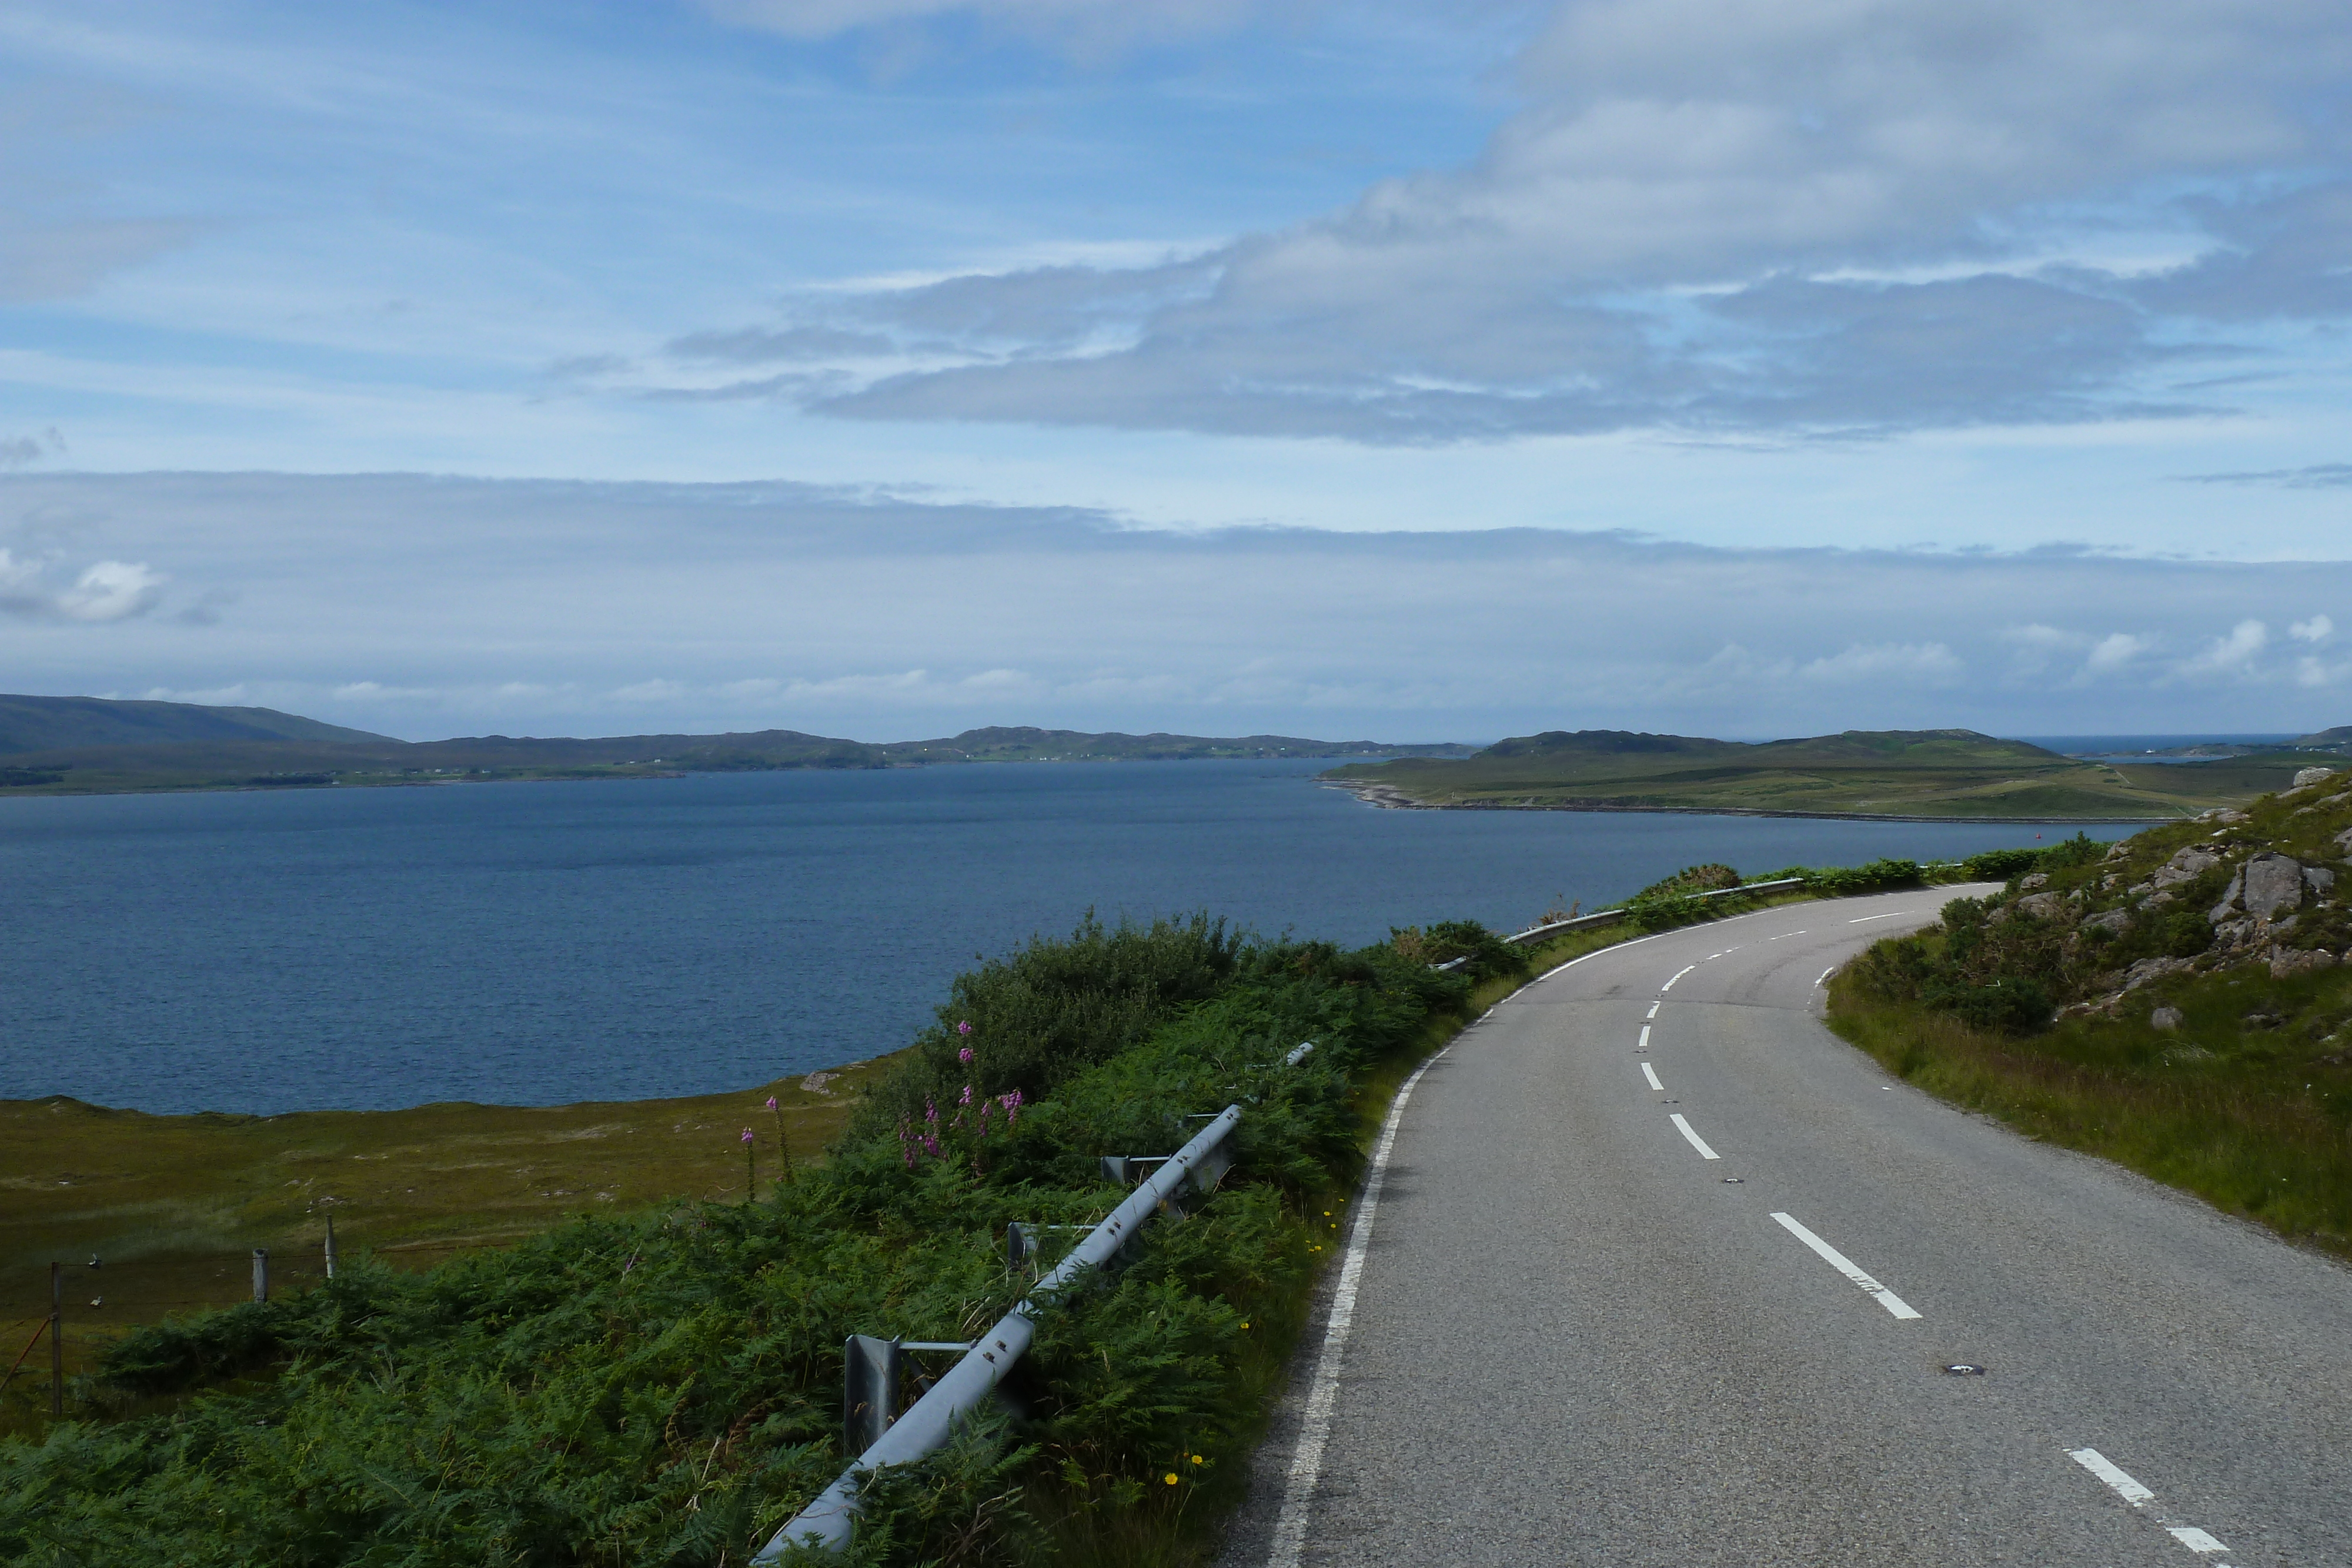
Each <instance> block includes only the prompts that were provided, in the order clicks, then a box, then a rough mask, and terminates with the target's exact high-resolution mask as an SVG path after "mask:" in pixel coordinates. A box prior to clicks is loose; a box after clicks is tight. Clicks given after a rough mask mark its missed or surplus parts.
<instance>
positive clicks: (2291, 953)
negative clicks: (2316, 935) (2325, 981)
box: [2271, 947, 2340, 980]
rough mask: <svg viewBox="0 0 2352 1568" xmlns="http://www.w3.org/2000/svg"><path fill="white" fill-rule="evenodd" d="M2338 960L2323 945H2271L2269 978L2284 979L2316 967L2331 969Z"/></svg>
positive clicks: (2306, 973) (2307, 972)
mask: <svg viewBox="0 0 2352 1568" xmlns="http://www.w3.org/2000/svg"><path fill="white" fill-rule="evenodd" d="M2339 961H2340V960H2338V959H2337V958H2336V955H2335V954H2333V953H2330V952H2328V951H2327V950H2326V948H2324V947H2310V948H2299V947H2273V948H2272V949H2271V978H2272V979H2273V980H2284V979H2290V978H2292V977H2294V976H2296V975H2308V974H2311V973H2312V972H2313V971H2315V970H2318V969H2332V968H2334V967H2336V964H2337V963H2338V962H2339Z"/></svg>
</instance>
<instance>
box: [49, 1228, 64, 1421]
mask: <svg viewBox="0 0 2352 1568" xmlns="http://www.w3.org/2000/svg"><path fill="white" fill-rule="evenodd" d="M65 1326H66V1266H65V1265H64V1264H62V1263H52V1264H50V1265H49V1414H50V1416H53V1417H54V1416H63V1415H64V1414H65V1413H66V1342H65Z"/></svg>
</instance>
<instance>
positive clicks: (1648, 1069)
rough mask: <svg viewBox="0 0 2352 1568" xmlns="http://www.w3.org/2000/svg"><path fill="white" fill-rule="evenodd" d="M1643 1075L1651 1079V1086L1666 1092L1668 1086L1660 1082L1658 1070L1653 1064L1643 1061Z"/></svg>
mask: <svg viewBox="0 0 2352 1568" xmlns="http://www.w3.org/2000/svg"><path fill="white" fill-rule="evenodd" d="M1642 1076H1643V1077H1644V1078H1646V1079H1648V1080H1649V1081H1650V1087H1651V1088H1653V1089H1655V1090H1657V1091H1658V1092H1661V1093H1664V1092H1665V1087H1666V1086H1665V1085H1664V1084H1663V1083H1661V1082H1658V1070H1657V1069H1656V1068H1654V1067H1653V1066H1651V1065H1650V1064H1649V1063H1648V1062H1646V1061H1645V1062H1643V1063H1642Z"/></svg>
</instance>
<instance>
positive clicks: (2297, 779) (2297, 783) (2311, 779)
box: [2290, 768, 2336, 789]
mask: <svg viewBox="0 0 2352 1568" xmlns="http://www.w3.org/2000/svg"><path fill="white" fill-rule="evenodd" d="M2335 776H2336V769H2334V768H2299V769H2297V770H2296V772H2295V776H2294V784H2293V785H2292V786H2290V788H2293V789H2305V788H2306V787H2308V786H2310V785H2313V784H2316V783H2318V782H2319V781H2320V780H2321V779H2332V778H2334V777H2335Z"/></svg>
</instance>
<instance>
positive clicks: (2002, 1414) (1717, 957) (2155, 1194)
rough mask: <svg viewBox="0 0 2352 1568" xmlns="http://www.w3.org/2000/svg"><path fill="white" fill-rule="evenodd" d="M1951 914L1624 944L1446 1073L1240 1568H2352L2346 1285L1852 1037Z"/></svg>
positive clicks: (1895, 908) (1423, 1102) (1783, 918)
mask: <svg viewBox="0 0 2352 1568" xmlns="http://www.w3.org/2000/svg"><path fill="white" fill-rule="evenodd" d="M1962 891H1979V892H1980V891H1983V890H1960V889H1942V890H1937V891H1934V892H1926V893H1908V894H1892V895H1883V896H1877V897H1872V898H1865V899H1848V900H1841V901H1837V902H1832V903H1822V904H1797V905H1790V906H1787V907H1783V908H1779V909H1772V910H1767V911H1765V912H1763V913H1760V914H1756V915H1745V916H1741V917H1739V918H1737V919H1732V920H1726V921H1723V922H1720V923H1717V924H1714V925H1704V926H1699V927H1696V928H1694V929H1690V930H1685V931H1676V932H1671V933H1668V934H1666V935H1664V936H1656V937H1652V938H1649V939H1647V940H1644V941H1640V942H1635V943H1629V944H1625V945H1623V946H1617V947H1612V948H1609V949H1606V950H1604V951H1602V952H1601V953H1598V954H1595V955H1592V956H1590V957H1588V958H1585V959H1583V960H1581V961H1580V962H1578V963H1576V964H1574V965H1572V966H1570V967H1567V968H1565V969H1562V970H1559V971H1558V972H1555V973H1554V974H1553V975H1551V976H1550V977H1547V978H1545V979H1543V980H1540V981H1538V983H1536V984H1534V985H1532V986H1530V987H1528V988H1526V989H1524V990H1522V991H1520V992H1519V993H1518V994H1517V996H1516V997H1515V998H1512V999H1511V1000H1509V1001H1507V1002H1506V1003H1505V1004H1504V1005H1502V1006H1501V1007H1499V1008H1497V1009H1496V1010H1495V1011H1494V1012H1493V1013H1492V1014H1490V1015H1489V1016H1488V1017H1487V1019H1485V1020H1484V1021H1483V1022H1481V1023H1480V1024H1478V1025H1477V1026H1475V1028H1473V1029H1471V1030H1469V1031H1467V1032H1466V1033H1465V1034H1464V1035H1463V1036H1462V1037H1461V1039H1459V1040H1457V1041H1455V1043H1454V1045H1453V1046H1452V1047H1451V1048H1450V1049H1449V1050H1448V1051H1446V1052H1445V1053H1444V1055H1443V1056H1441V1057H1439V1058H1437V1059H1436V1060H1435V1061H1433V1062H1432V1063H1431V1064H1430V1065H1429V1067H1428V1068H1427V1069H1425V1070H1424V1071H1423V1075H1422V1076H1421V1078H1420V1079H1419V1081H1418V1082H1417V1083H1416V1084H1415V1085H1414V1086H1413V1087H1412V1091H1411V1094H1410V1098H1409V1099H1408V1100H1407V1102H1406V1103H1405V1104H1404V1106H1403V1108H1402V1112H1401V1113H1399V1114H1397V1115H1395V1116H1394V1117H1392V1118H1391V1127H1392V1128H1393V1136H1392V1143H1391V1147H1390V1149H1389V1158H1388V1160H1387V1162H1386V1164H1385V1166H1383V1167H1381V1170H1380V1173H1379V1175H1378V1176H1377V1178H1376V1179H1377V1187H1376V1188H1375V1186H1373V1184H1372V1183H1370V1182H1368V1186H1367V1192H1366V1194H1365V1195H1364V1196H1363V1197H1360V1198H1359V1199H1358V1200H1357V1201H1356V1203H1355V1205H1354V1206H1353V1212H1352V1218H1351V1219H1350V1221H1349V1225H1350V1228H1349V1230H1347V1231H1345V1232H1342V1233H1341V1234H1343V1235H1345V1236H1346V1238H1347V1240H1348V1244H1349V1251H1348V1253H1346V1254H1343V1264H1342V1267H1341V1268H1340V1269H1339V1270H1335V1271H1334V1279H1333V1281H1332V1282H1331V1283H1330V1284H1329V1285H1327V1287H1326V1290H1325V1298H1326V1299H1325V1301H1324V1303H1323V1306H1322V1308H1321V1310H1320V1312H1319V1314H1318V1322H1317V1323H1316V1324H1315V1326H1314V1327H1313V1329H1312V1330H1311V1331H1310V1333H1309V1335H1308V1337H1307V1340H1306V1341H1305V1342H1304V1343H1303V1345H1302V1350H1301V1354H1300V1357H1299V1362H1300V1364H1299V1366H1298V1368H1297V1375H1296V1378H1295V1382H1294V1386H1293V1389H1292V1392H1291V1395H1290V1396H1289V1397H1288V1398H1287V1399H1286V1401H1285V1404H1284V1406H1283V1408H1282V1409H1281V1410H1280V1412H1278V1414H1277V1416H1276V1420H1275V1423H1274V1428H1273V1431H1272V1434H1271V1436H1270V1437H1269V1440H1268V1441H1267V1443H1266V1444H1265V1448H1263V1449H1262V1451H1261V1453H1260V1455H1259V1458H1258V1459H1257V1461H1256V1463H1257V1470H1256V1473H1255V1478H1254V1482H1253V1490H1252V1497H1251V1500H1250V1502H1249V1504H1248V1505H1247V1506H1246V1507H1245V1508H1244V1511H1243V1512H1242V1514H1241V1516H1240V1517H1239V1518H1238V1519H1237V1520H1236V1521H1235V1523H1234V1528H1233V1530H1232V1531H1231V1533H1230V1534H1229V1536H1228V1538H1227V1542H1226V1548H1225V1552H1224V1554H1223V1559H1222V1562H1223V1565H1224V1568H1261V1565H1271V1568H1293V1565H1294V1564H1306V1565H1310V1568H1327V1565H1328V1568H1339V1565H1348V1568H1354V1565H1358V1564H1389V1563H1398V1564H1402V1563H1412V1564H1453V1563H1463V1564H1473V1563H1475V1564H1488V1563H1492V1564H1509V1565H1512V1568H1522V1565H1529V1564H1552V1563H1578V1564H1582V1563H1591V1564H1608V1565H1609V1568H1645V1565H1650V1564H1656V1565H1658V1568H1695V1565H1701V1564H1710V1565H1711V1564H1740V1565H1742V1568H1748V1565H1761V1564H1784V1563H1785V1564H1802V1565H1806V1568H1819V1565H1823V1564H1849V1563H1850V1564H1869V1565H1874V1568H1887V1565H1910V1564H1919V1565H1923V1568H1925V1565H1940V1564H1952V1565H1955V1568H1958V1565H1963V1564H1964V1565H1966V1568H1982V1565H1984V1564H1993V1563H2020V1564H2028V1563H2030V1564H2111V1563H2112V1564H2133V1565H2136V1564H2142V1563H2145V1564H2149V1565H2151V1568H2161V1565H2164V1564H2170V1565H2171V1568H2191V1565H2192V1564H2197V1563H2206V1564H2225V1563H2226V1564H2235V1565H2239V1568H2257V1565H2264V1568H2267V1565H2272V1564H2313V1565H2319V1564H2326V1565H2331V1568H2342V1565H2344V1564H2352V1271H2347V1270H2345V1269H2344V1268H2342V1267H2341V1266H2339V1265H2336V1264H2335V1263H2332V1262H2330V1261H2328V1260H2324V1259H2322V1258H2319V1257H2316V1256H2314V1255H2312V1254H2310V1253H2308V1252H2305V1251H2303V1250H2300V1249H2295V1248H2294V1247H2291V1246H2288V1245H2286V1244H2284V1243H2283V1242H2280V1241H2277V1240H2274V1239H2272V1238H2270V1237H2269V1236H2267V1235H2265V1234H2263V1233H2262V1232H2260V1231H2259V1230H2256V1229H2255V1228H2252V1227H2250V1226H2247V1225H2245V1224H2242V1223H2241V1222H2238V1221H2235V1220H2231V1219H2229V1218H2224V1217H2222V1216H2221V1215H2219V1214H2216V1213H2215V1212H2213V1211H2212V1210H2210V1209H2209V1208H2207V1207H2204V1206H2202V1205H2201V1204H2199V1203H2197V1202H2195V1201H2194V1200H2191V1199H2189V1198H2186V1197H2180V1196H2179V1195H2177V1194H2174V1193H2171V1192H2169V1191H2168V1190H2167V1189H2165V1188H2162V1187H2159V1186H2156V1185H2154V1184H2152V1183H2149V1182H2147V1181H2143V1180H2141V1179H2140V1178H2138V1177H2137V1176H2132V1175H2130V1174H2129V1173H2127V1172H2125V1171H2122V1170H2119V1169H2118V1168H2116V1167H2115V1166H2110V1165H2107V1164H2105V1163H2103V1162H2100V1161H2096V1160H2092V1159H2088V1158H2085V1157H2083V1156H2081V1155H2074V1154H2070V1153H2067V1152H2064V1151H2062V1150H2057V1149H2053V1148H2049V1147H2046V1146H2043V1145H2038V1144H2034V1143H2032V1142H2029V1141H2027V1140H2025V1139H2023V1138H2021V1137H2018V1136H2016V1135H2015V1134H2011V1133H2009V1132H2006V1131H2004V1130H2002V1129H2001V1128H2000V1127H1998V1126H1996V1125H1994V1124H1990V1123H1989V1122H1987V1121H1984V1120H1982V1119H1980V1118H1977V1117H1973V1116H1969V1115H1967V1114H1964V1113H1960V1112H1958V1111H1955V1110H1953V1109H1951V1108H1949V1107H1948V1106H1946V1105H1943V1104H1941V1103H1938V1102H1937V1101H1934V1100H1932V1099H1930V1098H1928V1097H1927V1096H1926V1095H1924V1094H1921V1093H1919V1092H1916V1091H1914V1090H1912V1089H1910V1088H1908V1087H1906V1086H1905V1085H1904V1084H1902V1083H1901V1082H1895V1081H1892V1080H1890V1079H1889V1078H1888V1077H1887V1076H1886V1075H1885V1073H1883V1072H1882V1071H1879V1070H1878V1068H1877V1067H1876V1066H1875V1065H1874V1063H1872V1062H1871V1061H1870V1060H1869V1059H1868V1058H1866V1057H1864V1055H1862V1054H1861V1053H1860V1052H1859V1051H1854V1050H1853V1048H1852V1047H1850V1046H1848V1045H1846V1044H1844V1043H1843V1041H1841V1040H1837V1039H1836V1038H1835V1037H1834V1036H1832V1034H1830V1033H1829V1031H1828V1030H1826V1029H1824V1028H1823V1027H1822V1024H1821V1022H1820V1021H1819V1020H1820V1014H1821V1009H1822V990H1821V989H1820V981H1821V978H1822V976H1823V975H1824V973H1825V972H1826V971H1828V970H1830V969H1831V968H1832V967H1834V966H1835V965H1837V964H1839V963H1841V962H1843V960H1844V959H1846V958H1848V957H1850V956H1853V954H1855V953H1856V952H1858V951H1860V950H1861V949H1862V948H1863V947H1864V946H1866V945H1867V944H1869V943H1870V942H1872V941H1874V940H1875V939H1877V938H1878V937H1880V936H1886V935H1888V934H1890V933H1893V932H1897V931H1901V930H1904V929H1906V928H1908V927H1911V926H1914V925H1920V924H1924V923H1926V922H1927V920H1929V919H1931V918H1932V917H1933V914H1934V911H1935V910H1936V909H1937V907H1938V906H1939V905H1940V904H1942V902H1943V901H1944V900H1945V899H1947V898H1949V897H1952V896H1954V895H1955V894H1958V893H1959V892H1962ZM1645 1037H1646V1038H1645ZM1890 1085H1891V1086H1890ZM1732 1178H1737V1179H1732ZM1368 1207H1369V1208H1370V1215H1371V1218H1370V1231H1369V1234H1368V1235H1359V1234H1358V1233H1357V1231H1358V1228H1360V1227H1362V1226H1363V1225H1364V1223H1365V1216H1366V1211H1367V1209H1368ZM1334 1322H1337V1323H1338V1324H1339V1333H1338V1334H1336V1335H1332V1334H1330V1333H1328V1331H1329V1330H1330V1328H1331V1326H1332V1324H1333V1323H1334ZM1335 1338H1336V1339H1337V1340H1338V1342H1339V1343H1337V1344H1336V1346H1335V1345H1334V1344H1333V1340H1334V1339H1335ZM1953 1367H1976V1368H1981V1371H1980V1372H1954V1371H1951V1370H1948V1369H1949V1368H1953Z"/></svg>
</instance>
